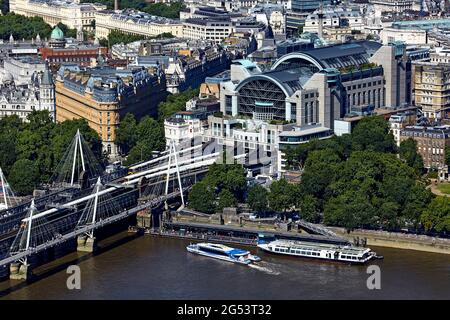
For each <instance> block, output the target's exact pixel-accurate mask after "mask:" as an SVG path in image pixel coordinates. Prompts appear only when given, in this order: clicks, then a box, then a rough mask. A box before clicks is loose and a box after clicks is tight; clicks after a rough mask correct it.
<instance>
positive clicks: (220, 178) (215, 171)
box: [203, 163, 247, 199]
mask: <svg viewBox="0 0 450 320" xmlns="http://www.w3.org/2000/svg"><path fill="white" fill-rule="evenodd" d="M203 181H204V182H205V183H207V184H208V185H209V186H211V187H212V188H213V189H215V190H216V189H217V190H218V191H219V192H220V191H221V190H223V189H226V190H228V191H230V192H232V193H233V194H234V196H235V197H236V198H238V199H242V196H243V194H244V192H245V189H246V187H247V180H246V179H245V169H244V168H243V167H242V165H240V164H226V163H221V164H217V163H214V164H212V165H211V166H209V169H208V174H207V175H206V176H205V178H204V179H203Z"/></svg>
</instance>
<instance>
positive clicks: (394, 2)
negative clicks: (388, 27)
mask: <svg viewBox="0 0 450 320" xmlns="http://www.w3.org/2000/svg"><path fill="white" fill-rule="evenodd" d="M370 3H371V4H372V5H373V6H374V8H375V11H376V12H379V13H381V12H398V13H401V12H404V11H405V10H411V9H412V7H413V4H414V1H413V0H370Z"/></svg>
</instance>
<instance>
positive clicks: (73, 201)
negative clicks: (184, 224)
mask: <svg viewBox="0 0 450 320" xmlns="http://www.w3.org/2000/svg"><path fill="white" fill-rule="evenodd" d="M198 148H201V146H196V147H190V148H185V149H183V150H177V147H176V145H175V144H174V143H171V144H170V146H169V148H168V150H166V151H165V152H163V153H161V155H160V156H159V157H156V158H154V159H151V160H148V161H145V162H142V163H139V164H136V165H133V166H130V167H129V168H124V169H125V170H123V168H122V170H118V171H116V172H113V173H108V174H103V173H102V170H101V166H100V165H99V164H98V163H97V161H96V159H95V156H94V155H93V153H92V151H91V150H90V149H89V146H88V144H87V142H86V141H84V139H83V137H82V135H81V134H80V133H79V132H77V133H76V135H75V137H74V139H73V141H72V143H71V145H70V147H69V148H68V150H67V152H66V154H65V155H64V157H63V159H62V161H61V163H60V164H59V165H58V166H57V169H56V172H55V174H54V176H53V177H52V180H53V181H51V183H50V184H49V186H50V188H49V189H51V190H52V191H50V192H47V193H46V194H45V195H43V196H41V197H36V198H35V199H32V200H30V201H28V202H25V203H21V204H18V203H17V201H16V197H15V196H14V193H13V192H12V190H11V188H10V186H9V184H8V183H7V181H6V177H5V176H4V175H3V172H2V171H1V170H0V182H1V191H2V194H1V200H0V267H2V266H6V265H9V264H16V265H17V264H18V265H20V266H21V268H22V267H23V268H25V269H26V268H27V266H28V259H29V257H30V256H32V255H35V254H37V253H39V252H42V251H45V250H47V249H49V248H52V247H55V246H58V245H60V244H62V243H64V242H67V241H71V240H73V239H77V242H78V246H79V247H80V244H81V246H87V247H89V246H90V247H91V249H92V245H93V243H94V239H95V237H94V231H95V230H97V229H99V228H103V227H105V226H107V225H110V224H113V223H116V222H118V221H120V220H123V219H126V218H128V217H130V216H132V215H135V214H136V213H138V212H139V211H142V210H146V209H148V208H154V207H158V206H160V205H162V204H165V205H166V207H167V203H168V201H171V200H174V199H180V200H181V206H184V194H185V193H186V191H188V190H189V189H190V188H191V187H192V186H193V184H194V183H195V182H196V180H197V179H199V177H201V175H203V174H204V173H205V172H206V171H207V170H208V166H209V165H211V164H212V163H214V162H215V161H216V160H217V159H218V156H219V153H217V152H216V153H211V154H208V155H201V154H199V153H198ZM129 171H131V172H132V173H131V174H130V172H129ZM25 277H26V276H25Z"/></svg>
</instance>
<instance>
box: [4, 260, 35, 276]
mask: <svg viewBox="0 0 450 320" xmlns="http://www.w3.org/2000/svg"><path fill="white" fill-rule="evenodd" d="M28 267H29V265H27V264H26V263H20V262H14V263H11V265H10V266H9V278H10V279H11V280H27V279H28V278H29V277H30V275H31V269H29V268H28Z"/></svg>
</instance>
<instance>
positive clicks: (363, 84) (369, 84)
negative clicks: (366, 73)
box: [347, 80, 381, 90]
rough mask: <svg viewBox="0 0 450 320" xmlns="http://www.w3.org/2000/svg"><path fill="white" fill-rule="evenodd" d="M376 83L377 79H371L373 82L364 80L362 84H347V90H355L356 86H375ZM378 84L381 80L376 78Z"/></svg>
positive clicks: (359, 87)
mask: <svg viewBox="0 0 450 320" xmlns="http://www.w3.org/2000/svg"><path fill="white" fill-rule="evenodd" d="M376 85H377V81H373V82H366V83H362V84H358V85H356V84H354V85H353V86H347V90H352V89H353V90H356V88H358V89H361V88H365V87H366V86H367V87H371V86H376ZM378 85H381V80H378Z"/></svg>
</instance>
